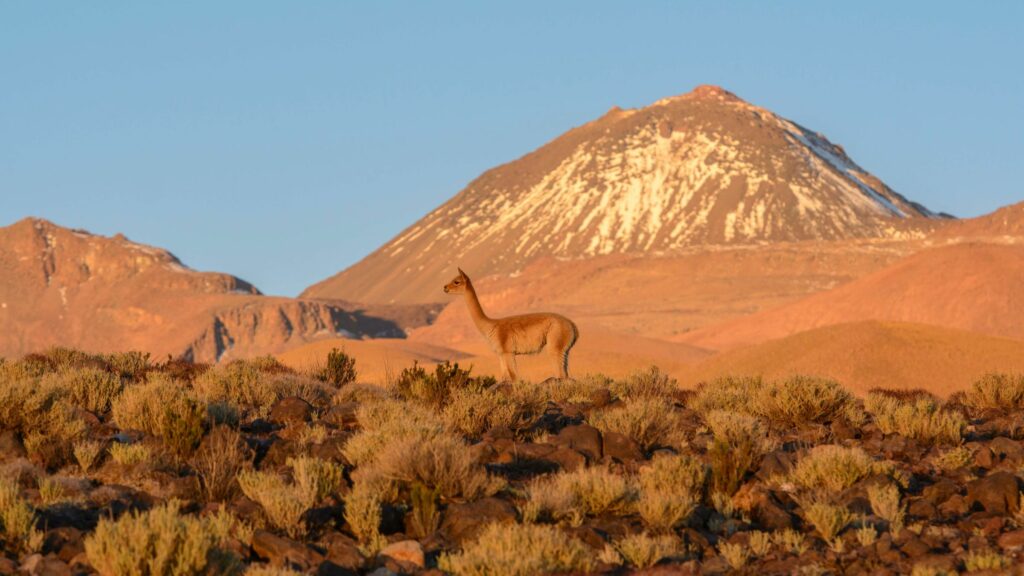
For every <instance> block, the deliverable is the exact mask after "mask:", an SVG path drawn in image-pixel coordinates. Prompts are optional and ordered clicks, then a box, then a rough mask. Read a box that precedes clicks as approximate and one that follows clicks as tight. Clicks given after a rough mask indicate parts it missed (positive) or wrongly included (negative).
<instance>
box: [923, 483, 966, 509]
mask: <svg viewBox="0 0 1024 576" xmlns="http://www.w3.org/2000/svg"><path fill="white" fill-rule="evenodd" d="M959 493H960V485H959V484H957V483H956V482H954V481H952V480H950V479H949V478H939V480H938V481H937V482H935V483H934V484H932V485H931V486H928V487H927V488H925V489H924V490H922V491H921V497H922V498H924V499H925V500H927V501H928V502H930V503H932V504H933V505H935V506H938V505H939V504H942V503H943V502H945V501H946V500H948V499H949V498H950V496H953V495H954V494H959Z"/></svg>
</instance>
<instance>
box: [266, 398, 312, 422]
mask: <svg viewBox="0 0 1024 576" xmlns="http://www.w3.org/2000/svg"><path fill="white" fill-rule="evenodd" d="M312 417H313V406H311V405H310V403H309V402H306V401H305V400H303V399H302V398H299V397H298V396H288V397H287V398H281V399H280V400H278V401H277V402H274V405H273V406H271V407H270V421H271V422H275V423H278V424H298V423H301V422H309V421H310V420H311V419H312Z"/></svg>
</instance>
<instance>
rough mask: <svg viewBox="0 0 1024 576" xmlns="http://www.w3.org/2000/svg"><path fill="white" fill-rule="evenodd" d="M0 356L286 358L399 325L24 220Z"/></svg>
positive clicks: (1, 257) (2, 309)
mask: <svg viewBox="0 0 1024 576" xmlns="http://www.w3.org/2000/svg"><path fill="white" fill-rule="evenodd" d="M0 269H2V270H3V271H4V273H3V275H2V276H0V355H3V356H17V355H21V354H24V353H27V352H33V351H38V350H41V349H43V348H46V347H48V346H53V345H63V346H74V347H79V348H82V349H86V350H93V351H102V352H109V351H116V350H144V351H148V352H152V353H155V354H156V355H158V357H159V356H163V355H166V354H171V355H173V356H183V357H186V358H189V359H193V360H197V361H215V360H218V359H223V358H233V357H242V356H251V355H256V354H266V353H271V352H278V351H280V350H283V349H284V348H286V347H288V346H293V345H297V344H302V343H305V342H308V341H311V340H315V339H319V338H325V337H337V336H338V335H371V336H395V335H398V334H400V333H401V331H400V330H399V329H398V327H397V326H396V325H395V324H394V323H393V322H391V321H387V320H383V319H378V318H374V317H369V316H365V315H363V314H361V313H351V312H349V311H347V310H345V309H342V308H340V307H338V306H335V305H332V304H328V303H323V302H314V301H308V300H294V299H289V298H272V297H266V296H263V295H261V294H260V292H259V291H258V290H257V289H256V288H255V287H254V286H252V285H251V284H249V283H247V282H245V281H243V280H241V279H239V278H236V277H234V276H231V275H228V274H220V273H212V272H197V271H194V270H191V269H189V268H187V267H186V266H185V265H183V264H182V263H181V262H180V261H179V260H178V259H177V258H176V257H175V256H174V255H173V254H171V253H170V252H167V251H166V250H162V249H160V248H155V247H152V246H146V245H143V244H138V243H135V242H131V241H129V240H128V239H127V238H125V237H124V236H121V235H117V236H114V237H112V238H108V237H104V236H97V235H93V234H90V233H88V232H84V231H81V230H71V229H68V228H63V227H61V226H58V225H56V224H53V223H51V222H48V221H46V220H40V219H34V218H26V219H24V220H21V221H19V222H17V223H15V224H12V225H10V226H7V227H3V228H0Z"/></svg>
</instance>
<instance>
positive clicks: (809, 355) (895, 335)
mask: <svg viewBox="0 0 1024 576" xmlns="http://www.w3.org/2000/svg"><path fill="white" fill-rule="evenodd" d="M1022 370H1024V342H1021V341H1019V340H1010V339H1007V338H999V337H995V336H986V335H982V334H977V333H973V332H965V331H962V330H954V329H951V328H941V327H938V326H927V325H922V324H911V323H903V322H877V321H868V322H857V323H851V324H838V325H835V326H826V327H823V328H816V329H814V330H809V331H806V332H800V333H798V334H794V335H791V336H787V337H785V338H781V339H778V340H771V341H768V342H763V343H761V344H757V345H755V346H751V347H748V348H741V349H738V350H732V351H729V352H725V353H722V354H718V355H716V356H713V357H711V358H709V359H708V360H706V361H704V362H702V363H701V364H699V365H697V366H695V367H693V368H692V369H690V370H687V371H685V372H684V373H683V375H682V376H681V380H680V381H681V382H682V383H683V384H685V385H691V386H692V385H696V384H697V383H699V382H702V381H708V380H711V379H714V378H716V377H720V376H728V375H744V376H749V375H763V376H765V377H767V378H780V377H785V376H789V375H792V374H815V375H819V376H824V377H828V378H834V379H836V380H838V381H839V382H840V383H842V384H843V385H844V386H846V387H847V388H849V389H851V390H853V391H855V392H857V393H858V394H863V393H865V392H867V391H868V390H870V389H871V388H876V387H881V388H893V389H913V388H923V389H925V390H928V391H930V392H932V393H934V394H938V395H941V396H946V395H948V394H950V393H952V392H955V391H957V390H964V389H966V388H967V387H969V386H970V385H971V383H972V382H974V381H975V380H977V379H978V378H980V377H981V376H983V375H984V374H985V373H987V372H992V371H1004V372H1020V371H1022Z"/></svg>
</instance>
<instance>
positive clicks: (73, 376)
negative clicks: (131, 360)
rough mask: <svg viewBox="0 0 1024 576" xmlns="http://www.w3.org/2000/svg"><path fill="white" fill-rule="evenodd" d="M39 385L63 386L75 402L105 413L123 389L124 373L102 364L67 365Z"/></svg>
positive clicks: (63, 392)
mask: <svg viewBox="0 0 1024 576" xmlns="http://www.w3.org/2000/svg"><path fill="white" fill-rule="evenodd" d="M39 385H40V386H41V387H44V388H54V389H56V390H59V392H58V393H59V394H60V396H61V397H62V398H64V399H66V400H67V401H68V402H69V403H70V404H71V405H72V406H77V407H79V408H82V409H83V410H88V411H89V412H92V413H93V414H97V415H100V416H102V415H103V414H106V412H107V411H108V410H110V405H111V403H112V402H113V401H114V398H116V397H117V395H118V394H120V393H121V389H122V388H123V384H122V383H121V378H120V376H118V375H116V374H111V373H110V372H107V371H106V370H101V369H99V368H65V369H63V370H61V371H59V372H52V373H50V374H47V375H46V376H44V377H43V378H42V380H41V381H40V383H39Z"/></svg>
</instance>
